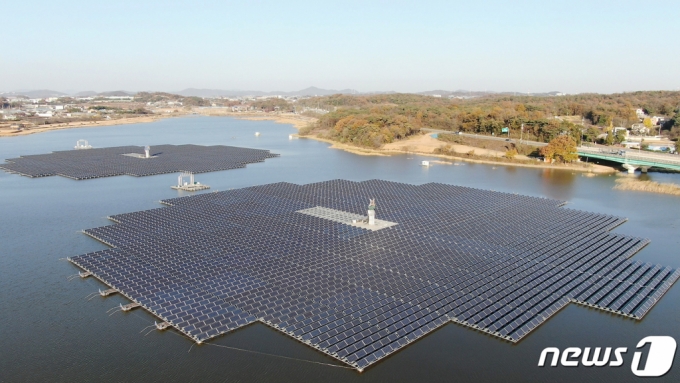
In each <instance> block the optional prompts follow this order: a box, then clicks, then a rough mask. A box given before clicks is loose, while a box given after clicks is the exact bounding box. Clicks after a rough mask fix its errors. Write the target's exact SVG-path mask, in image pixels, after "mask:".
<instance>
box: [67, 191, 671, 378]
mask: <svg viewBox="0 0 680 383" xmlns="http://www.w3.org/2000/svg"><path fill="white" fill-rule="evenodd" d="M368 198H375V200H376V201H377V209H376V210H375V211H376V218H378V219H381V220H384V221H386V222H389V223H392V224H393V225H391V226H389V227H383V228H380V229H379V230H368V228H363V227H357V226H355V225H353V224H352V223H353V222H351V220H354V219H355V218H354V217H356V218H357V219H358V217H364V216H365V213H366V202H367V201H368ZM162 202H163V203H164V204H165V205H168V207H164V208H158V209H152V210H147V211H140V212H134V213H127V214H120V215H115V216H112V217H111V219H112V220H113V221H114V222H116V223H115V224H113V225H110V226H104V227H99V228H94V229H89V230H87V231H86V234H88V235H90V236H92V237H94V238H97V239H99V240H100V241H102V242H104V243H106V244H109V245H110V246H112V247H113V248H111V249H108V250H102V251H97V252H94V253H90V254H85V255H80V256H76V257H72V258H69V260H70V261H71V262H72V263H74V264H75V265H77V266H78V267H80V268H81V269H83V270H84V271H86V272H89V273H91V274H92V275H93V276H94V277H96V278H98V279H99V280H101V281H102V282H104V283H105V284H106V285H108V286H110V287H111V288H113V289H116V290H117V291H118V292H120V294H122V295H124V296H125V297H127V298H128V299H130V300H131V301H133V302H136V303H139V304H140V305H141V306H142V307H143V308H144V309H146V310H148V311H149V312H150V313H152V314H153V315H155V316H156V317H158V318H159V319H160V320H161V321H162V322H165V323H167V324H168V325H169V326H171V327H173V328H174V329H176V330H177V331H179V332H181V333H182V334H184V335H186V336H187V337H189V338H191V339H192V340H193V341H195V342H197V343H202V342H205V341H207V340H209V339H212V338H214V337H216V336H219V335H221V334H225V333H228V332H230V331H234V330H236V329H238V328H241V327H243V326H246V325H248V324H250V323H254V322H261V323H264V324H266V325H267V326H270V327H272V328H274V329H276V330H278V331H281V332H282V333H285V334H287V335H289V336H290V337H292V338H294V339H297V340H299V341H300V342H303V343H304V344H306V345H308V346H310V347H313V348H315V349H316V350H318V351H320V352H322V353H324V354H326V355H328V356H330V357H332V358H335V359H337V360H339V361H342V362H343V363H346V364H348V365H350V366H352V367H354V368H356V369H357V370H359V371H363V370H364V369H365V368H367V367H368V366H370V365H372V364H374V363H376V362H378V361H379V360H382V359H384V358H386V357H388V356H389V355H391V354H393V353H395V352H397V351H399V350H401V349H403V348H404V347H406V346H408V345H409V344H411V343H413V342H415V341H416V340H418V339H419V338H421V337H423V336H426V335H427V334H429V333H431V332H433V331H434V330H435V329H437V328H439V327H441V326H443V325H445V324H447V323H456V324H459V325H463V326H466V327H468V328H470V329H474V330H475V331H480V332H484V333H486V334H490V335H492V336H495V337H498V338H499V339H501V340H503V341H509V342H518V341H520V340H521V339H523V338H524V337H525V336H527V335H528V334H530V333H531V332H532V331H533V330H534V329H535V328H536V327H538V326H539V325H540V324H541V323H544V322H545V321H546V320H548V319H549V318H550V317H551V316H552V315H556V314H557V313H558V312H559V310H561V309H562V308H564V307H565V306H567V305H569V304H570V303H576V304H581V305H586V306H588V307H594V308H598V309H601V310H606V311H607V312H612V313H616V314H618V315H622V316H625V317H629V318H633V319H636V320H640V319H642V318H643V317H644V316H645V314H647V313H648V312H649V310H651V309H652V307H653V306H654V305H655V304H656V303H657V302H658V301H659V300H660V299H661V297H662V296H663V295H664V294H665V293H666V292H667V291H668V289H669V288H670V287H671V286H672V285H673V283H675V281H676V280H677V279H678V277H680V271H679V270H677V269H673V268H670V267H665V266H660V265H652V264H648V263H644V262H640V261H635V260H631V259H630V258H631V257H632V256H633V255H635V254H636V253H637V252H638V251H640V249H642V248H643V247H644V246H645V245H647V244H648V243H649V241H648V240H646V239H643V238H636V237H631V236H626V235H621V234H616V233H612V232H611V230H612V229H613V228H615V227H617V226H618V225H621V224H623V223H624V222H625V221H626V220H625V219H624V218H620V217H615V216H611V215H605V214H595V213H589V212H584V211H578V210H573V209H567V208H564V207H563V205H564V202H563V201H558V200H552V199H545V198H535V197H527V196H522V195H516V194H508V193H499V192H492V191H488V190H478V189H471V188H466V187H460V186H452V185H444V184H439V183H429V184H424V185H419V186H416V185H409V184H402V183H395V182H387V181H379V180H372V181H365V182H352V181H344V180H336V181H328V182H321V183H314V184H308V185H295V184H290V183H276V184H269V185H262V186H255V187H250V188H244V189H236V190H229V191H223V192H219V193H204V194H200V195H197V196H192V197H184V198H174V199H169V200H165V201H162ZM348 220H350V221H348ZM631 326H633V324H631ZM584 331H587V329H584Z"/></svg>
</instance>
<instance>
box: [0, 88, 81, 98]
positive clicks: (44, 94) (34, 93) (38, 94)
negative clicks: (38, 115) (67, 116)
mask: <svg viewBox="0 0 680 383" xmlns="http://www.w3.org/2000/svg"><path fill="white" fill-rule="evenodd" d="M3 96H15V97H16V96H26V97H28V98H48V97H64V96H68V94H66V93H62V92H57V91H56V90H49V89H38V90H17V91H14V92H7V93H3Z"/></svg>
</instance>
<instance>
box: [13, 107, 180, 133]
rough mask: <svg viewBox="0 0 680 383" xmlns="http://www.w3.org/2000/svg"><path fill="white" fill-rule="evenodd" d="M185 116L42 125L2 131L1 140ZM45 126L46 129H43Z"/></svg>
mask: <svg viewBox="0 0 680 383" xmlns="http://www.w3.org/2000/svg"><path fill="white" fill-rule="evenodd" d="M184 115H185V114H176V113H173V114H168V115H162V114H158V115H150V116H139V117H130V118H120V119H117V120H102V121H74V122H65V123H58V124H50V125H41V126H38V127H36V128H32V129H24V130H20V131H17V130H13V131H9V132H7V131H2V130H0V138H4V137H18V136H27V135H29V134H38V133H44V132H51V131H55V130H65V129H79V128H92V127H99V126H116V125H129V124H144V123H149V122H155V121H158V120H164V119H166V118H173V117H180V116H184ZM43 126H44V128H43Z"/></svg>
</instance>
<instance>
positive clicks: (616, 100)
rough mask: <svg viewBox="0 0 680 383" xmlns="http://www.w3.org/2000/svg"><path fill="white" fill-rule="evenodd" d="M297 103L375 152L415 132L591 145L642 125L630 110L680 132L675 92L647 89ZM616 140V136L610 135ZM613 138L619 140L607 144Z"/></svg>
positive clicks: (324, 126)
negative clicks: (615, 130) (661, 119)
mask: <svg viewBox="0 0 680 383" xmlns="http://www.w3.org/2000/svg"><path fill="white" fill-rule="evenodd" d="M297 105H300V106H309V107H317V106H320V107H321V108H322V109H326V110H330V112H329V113H327V114H324V115H321V116H319V121H318V123H317V126H315V127H314V128H313V129H307V132H303V133H310V134H311V133H312V132H317V134H322V135H325V136H327V138H330V139H334V140H338V141H340V142H345V143H352V144H355V145H360V146H368V147H379V146H381V145H382V144H384V143H389V142H392V141H394V140H395V139H400V138H403V137H406V136H408V135H411V134H414V133H417V132H419V131H420V129H421V128H432V129H441V130H448V131H462V132H467V133H478V134H486V135H492V134H493V135H500V134H501V132H502V129H503V128H504V127H508V128H509V129H510V135H511V136H512V137H519V135H520V130H521V127H522V126H523V127H524V130H523V132H522V135H523V137H524V138H525V139H528V140H536V141H542V142H549V141H550V140H552V139H553V138H555V137H557V136H559V135H562V134H567V135H569V136H571V137H572V138H573V139H574V140H575V141H577V142H581V139H582V138H583V139H584V140H586V141H594V140H595V138H596V136H597V135H598V134H601V133H603V132H607V131H608V130H609V128H611V127H616V126H623V127H627V128H630V126H631V125H632V124H634V123H638V122H640V120H639V119H638V117H637V115H636V114H635V109H637V108H642V109H643V110H644V111H645V112H646V113H647V114H648V115H650V116H654V115H658V116H665V117H667V121H666V122H665V123H664V125H663V126H662V127H661V132H662V134H666V135H669V136H670V137H671V138H674V139H677V137H678V136H679V135H680V92H672V91H649V92H632V93H619V94H611V95H602V94H579V95H571V96H553V97H531V96H510V95H494V96H484V97H477V98H472V99H448V98H437V97H432V96H424V95H417V94H400V93H392V94H381V95H367V96H355V95H333V96H325V97H313V98H309V99H304V100H299V101H298V102H297ZM614 138H616V137H614ZM610 141H614V142H615V141H616V140H615V139H614V140H610Z"/></svg>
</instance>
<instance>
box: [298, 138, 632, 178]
mask: <svg viewBox="0 0 680 383" xmlns="http://www.w3.org/2000/svg"><path fill="white" fill-rule="evenodd" d="M296 136H297V137H299V138H307V139H311V140H316V141H321V142H325V143H328V144H331V146H329V149H339V150H344V151H346V152H349V153H352V154H357V155H360V156H391V155H398V154H413V155H419V156H428V157H436V158H442V159H446V160H456V161H463V162H470V163H477V164H484V165H503V166H519V167H523V168H534V169H557V170H571V171H577V172H581V173H589V174H593V175H599V174H613V173H618V172H619V171H618V170H616V169H615V168H612V167H609V166H604V165H593V164H590V165H588V167H578V166H569V165H553V164H545V163H537V164H522V163H509V162H502V161H494V160H493V159H488V160H482V159H475V158H466V157H463V156H452V155H447V154H435V153H427V152H420V151H404V150H397V149H370V148H359V147H355V146H352V145H347V144H343V143H339V142H335V141H332V140H329V139H326V138H321V137H314V136H300V135H296Z"/></svg>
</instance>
